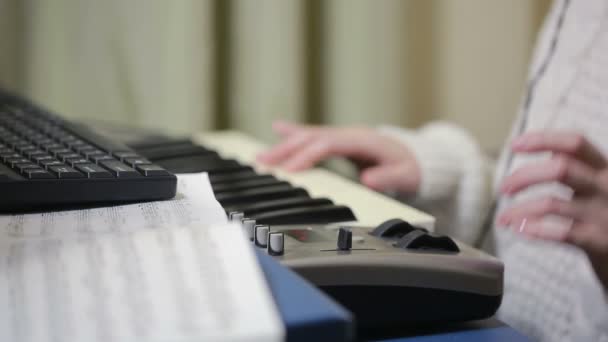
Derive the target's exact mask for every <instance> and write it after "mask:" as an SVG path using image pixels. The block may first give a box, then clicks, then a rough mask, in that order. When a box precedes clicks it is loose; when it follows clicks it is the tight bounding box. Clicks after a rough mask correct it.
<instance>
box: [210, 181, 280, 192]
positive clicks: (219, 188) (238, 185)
mask: <svg viewBox="0 0 608 342" xmlns="http://www.w3.org/2000/svg"><path fill="white" fill-rule="evenodd" d="M277 185H289V183H287V182H286V181H282V180H278V179H261V180H258V179H253V180H249V181H242V182H234V183H231V184H219V185H213V184H212V185H211V187H212V188H213V193H215V194H216V195H217V194H222V193H225V192H233V191H242V190H248V189H256V188H265V187H270V186H277Z"/></svg>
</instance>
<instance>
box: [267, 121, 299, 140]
mask: <svg viewBox="0 0 608 342" xmlns="http://www.w3.org/2000/svg"><path fill="white" fill-rule="evenodd" d="M303 129H306V126H304V125H299V124H297V123H294V122H289V121H283V120H279V121H275V122H273V123H272V130H273V131H274V132H275V133H277V134H278V135H279V136H280V137H282V138H286V137H288V136H290V135H292V134H294V133H295V132H298V131H301V130H303Z"/></svg>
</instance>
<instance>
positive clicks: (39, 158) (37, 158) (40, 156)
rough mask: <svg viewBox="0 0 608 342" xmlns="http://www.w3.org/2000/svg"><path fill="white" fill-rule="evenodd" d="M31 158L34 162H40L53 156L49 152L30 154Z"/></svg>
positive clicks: (52, 158) (51, 158)
mask: <svg viewBox="0 0 608 342" xmlns="http://www.w3.org/2000/svg"><path fill="white" fill-rule="evenodd" d="M31 158H32V160H33V161H35V162H36V163H42V162H43V161H45V160H55V158H54V157H53V156H51V155H50V154H38V155H35V156H32V157H31Z"/></svg>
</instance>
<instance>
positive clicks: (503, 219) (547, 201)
mask: <svg viewBox="0 0 608 342" xmlns="http://www.w3.org/2000/svg"><path fill="white" fill-rule="evenodd" d="M546 215H558V216H562V217H566V218H571V219H577V220H578V219H583V218H584V216H585V213H584V207H583V206H582V205H581V203H579V202H578V201H576V200H573V201H566V200H563V199H561V198H557V197H554V196H548V197H544V198H541V199H536V200H531V201H526V202H523V203H518V204H515V205H513V206H512V207H510V208H508V209H506V210H504V211H503V212H501V213H500V214H499V216H498V219H497V223H498V224H499V225H501V226H506V225H511V224H513V223H514V222H520V221H522V220H523V219H525V218H527V219H540V218H542V217H544V216H546Z"/></svg>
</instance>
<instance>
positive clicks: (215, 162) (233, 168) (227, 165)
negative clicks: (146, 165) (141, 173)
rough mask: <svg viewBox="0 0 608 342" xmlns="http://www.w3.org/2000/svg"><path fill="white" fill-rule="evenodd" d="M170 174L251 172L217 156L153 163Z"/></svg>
mask: <svg viewBox="0 0 608 342" xmlns="http://www.w3.org/2000/svg"><path fill="white" fill-rule="evenodd" d="M155 164H158V165H160V166H162V167H164V168H165V169H167V170H169V171H170V172H172V173H194V172H208V173H210V174H216V173H232V172H240V171H243V170H249V169H250V170H252V168H251V167H250V166H243V165H241V164H239V163H238V162H237V161H236V160H232V159H221V158H219V157H217V156H193V157H180V158H172V159H163V160H159V161H157V162H155Z"/></svg>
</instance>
